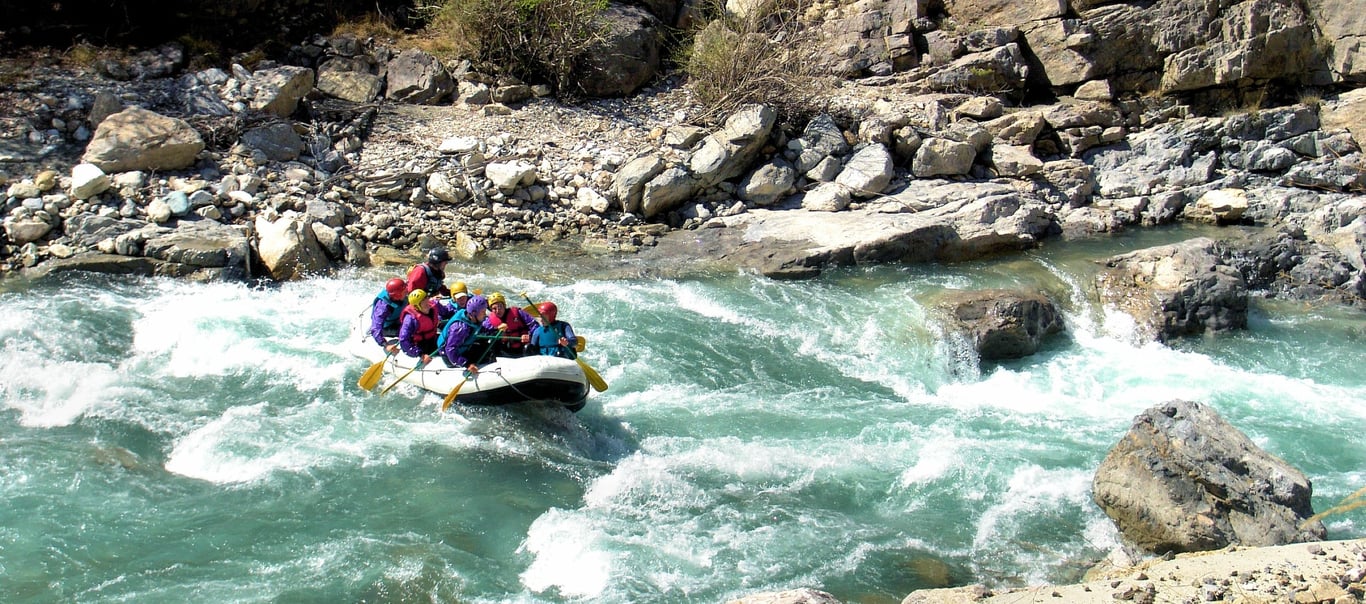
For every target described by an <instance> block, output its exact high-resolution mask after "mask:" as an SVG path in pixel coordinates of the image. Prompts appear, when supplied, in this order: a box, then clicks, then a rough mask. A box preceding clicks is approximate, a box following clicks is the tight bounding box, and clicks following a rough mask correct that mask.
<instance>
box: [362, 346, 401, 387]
mask: <svg viewBox="0 0 1366 604" xmlns="http://www.w3.org/2000/svg"><path fill="white" fill-rule="evenodd" d="M391 356H394V353H392V352H389V353H385V355H384V358H382V359H380V360H379V362H378V363H375V364H374V365H371V366H370V368H369V369H366V370H365V373H362V374H360V379H359V380H356V385H357V386H360V389H361V390H374V389H375V386H378V385H379V378H381V377H383V376H384V363H386V362H387V361H388V360H389V357H391Z"/></svg>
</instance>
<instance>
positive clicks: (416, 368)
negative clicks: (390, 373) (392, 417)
mask: <svg viewBox="0 0 1366 604" xmlns="http://www.w3.org/2000/svg"><path fill="white" fill-rule="evenodd" d="M424 365H426V363H422V362H418V364H416V365H413V368H412V369H409V370H408V371H407V372H406V373H404V374H403V375H400V376H398V379H396V380H394V383H392V384H389V385H388V386H385V387H384V390H380V391H379V394H380V396H384V393H386V392H388V391H390V390H393V389H394V386H397V385H398V383H399V382H402V381H403V380H404V379H407V377H408V376H410V375H412V374H413V372H414V371H417V370H418V369H422V367H423V366H424Z"/></svg>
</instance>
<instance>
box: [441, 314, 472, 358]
mask: <svg viewBox="0 0 1366 604" xmlns="http://www.w3.org/2000/svg"><path fill="white" fill-rule="evenodd" d="M458 323H464V324H465V325H469V326H470V334H472V335H476V336H477V335H479V331H480V329H479V324H478V323H475V322H474V321H471V320H470V317H469V313H466V312H465V309H463V308H462V309H460V310H457V311H455V314H454V315H452V316H451V319H450V320H449V321H447V322H446V327H444V328H442V329H441V335H440V336H438V337H437V338H436V349H437V350H440V351H443V352H444V351H445V350H446V340H447V339H448V337H449V336H450V333H451V328H453V327H455V326H456V324H458ZM471 344H474V338H470V339H468V340H466V341H465V343H464V344H461V345H460V346H459V347H458V348H456V350H455V352H456V353H457V354H461V355H463V354H465V351H466V350H469V349H470V345H471Z"/></svg>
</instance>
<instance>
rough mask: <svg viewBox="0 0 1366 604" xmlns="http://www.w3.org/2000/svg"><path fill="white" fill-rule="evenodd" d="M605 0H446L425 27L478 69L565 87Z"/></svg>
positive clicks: (596, 34) (599, 30) (598, 27)
mask: <svg viewBox="0 0 1366 604" xmlns="http://www.w3.org/2000/svg"><path fill="white" fill-rule="evenodd" d="M606 8H607V0H447V1H446V2H445V4H444V5H442V7H441V8H440V9H439V10H438V11H437V13H436V16H435V17H434V18H433V19H432V21H431V23H430V24H429V25H428V27H427V31H428V33H429V34H431V35H433V36H435V37H438V38H440V39H444V40H449V41H451V42H452V44H453V45H454V47H455V49H456V51H457V52H459V54H461V55H463V56H466V57H468V58H470V59H471V60H472V61H473V62H475V63H476V64H478V65H479V67H480V68H481V69H485V70H488V71H491V72H493V73H504V74H508V75H512V76H515V77H517V78H520V79H523V80H527V81H542V82H549V83H552V84H554V85H555V86H556V87H557V88H558V89H559V90H562V91H563V90H568V89H570V86H569V84H570V83H571V82H572V81H573V75H574V73H573V72H574V65H575V63H576V62H577V61H578V59H579V58H580V57H582V56H583V55H584V53H586V52H588V51H589V49H591V48H592V46H593V44H594V43H595V42H597V41H598V40H600V39H601V38H602V35H603V31H604V28H605V25H604V23H603V20H602V13H603V11H604V10H606Z"/></svg>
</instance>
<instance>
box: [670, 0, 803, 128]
mask: <svg viewBox="0 0 1366 604" xmlns="http://www.w3.org/2000/svg"><path fill="white" fill-rule="evenodd" d="M812 4H813V2H812V1H811V0H756V1H755V2H752V3H751V4H750V6H749V9H748V10H747V11H744V12H743V13H742V14H736V13H727V11H726V10H725V3H724V1H723V0H710V6H709V10H708V14H710V15H713V18H712V19H711V20H710V21H709V22H707V24H706V25H705V26H703V27H702V28H701V29H700V30H699V31H697V32H696V33H695V34H694V35H693V39H692V47H691V48H690V49H688V50H686V51H685V53H684V56H683V57H682V60H681V61H680V63H681V64H683V65H684V70H685V71H686V73H687V75H688V89H689V90H691V91H692V93H693V95H694V97H695V98H696V99H697V100H698V102H699V103H701V104H702V105H703V107H704V108H705V112H706V114H705V115H704V116H701V119H702V120H703V121H713V120H715V119H717V118H719V117H722V116H725V115H728V114H730V113H733V112H734V111H735V110H736V109H738V108H739V107H741V106H743V105H747V104H751V103H762V104H766V105H769V106H772V107H774V108H775V109H777V110H778V111H780V112H782V113H786V114H789V115H809V114H812V113H814V112H816V111H818V107H816V104H817V99H819V98H820V96H821V95H820V94H819V92H820V88H821V85H822V83H821V82H822V79H823V78H825V77H826V76H828V75H829V69H828V67H827V66H826V62H825V61H824V60H823V56H824V53H823V52H822V50H821V44H820V42H821V34H820V32H819V31H818V30H817V29H816V28H813V27H807V26H806V24H805V23H803V21H802V18H801V16H802V15H804V14H807V13H808V11H809V10H811V8H812Z"/></svg>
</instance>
